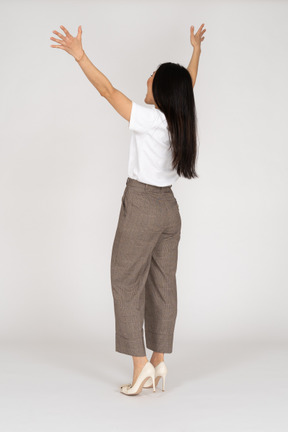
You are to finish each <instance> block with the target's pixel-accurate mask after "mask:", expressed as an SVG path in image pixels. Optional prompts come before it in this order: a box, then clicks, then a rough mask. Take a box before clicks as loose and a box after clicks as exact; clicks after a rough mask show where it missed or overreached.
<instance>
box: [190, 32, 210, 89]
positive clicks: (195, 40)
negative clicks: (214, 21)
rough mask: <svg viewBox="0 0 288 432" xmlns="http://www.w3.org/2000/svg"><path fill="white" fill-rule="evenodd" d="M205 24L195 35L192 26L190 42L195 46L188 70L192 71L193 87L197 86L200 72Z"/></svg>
mask: <svg viewBox="0 0 288 432" xmlns="http://www.w3.org/2000/svg"><path fill="white" fill-rule="evenodd" d="M204 25H205V24H202V25H201V26H200V27H199V29H198V31H197V33H196V34H195V35H194V26H191V27H190V42H191V45H192V46H193V48H194V49H193V54H192V57H191V60H190V63H189V65H188V67H187V69H188V71H189V72H190V75H191V78H192V84H193V87H194V86H195V82H196V76H197V73H198V64H199V58H200V54H201V42H202V41H203V40H204V39H205V37H204V36H203V34H204V33H205V31H206V29H205V30H202V29H203V27H204Z"/></svg>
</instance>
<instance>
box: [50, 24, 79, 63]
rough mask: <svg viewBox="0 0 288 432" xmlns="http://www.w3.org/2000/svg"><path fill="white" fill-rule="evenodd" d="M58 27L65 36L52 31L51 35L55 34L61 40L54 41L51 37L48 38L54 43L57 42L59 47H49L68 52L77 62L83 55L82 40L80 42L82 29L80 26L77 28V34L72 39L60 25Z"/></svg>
mask: <svg viewBox="0 0 288 432" xmlns="http://www.w3.org/2000/svg"><path fill="white" fill-rule="evenodd" d="M60 27H61V29H62V30H63V32H64V33H65V36H63V35H62V34H61V33H59V32H57V31H56V30H53V33H55V34H56V35H57V36H59V37H60V38H61V39H55V38H53V37H50V39H52V40H54V41H55V42H58V43H59V44H60V45H50V46H51V47H52V48H60V49H64V50H65V51H67V52H68V54H71V55H72V56H73V57H74V58H75V59H76V60H77V59H78V58H80V57H81V56H82V54H83V48H82V40H81V38H82V27H81V26H79V27H78V33H77V36H76V37H73V36H72V35H71V34H70V33H69V31H68V30H67V29H66V28H65V27H64V26H63V25H61V26H60Z"/></svg>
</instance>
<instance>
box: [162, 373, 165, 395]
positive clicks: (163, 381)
mask: <svg viewBox="0 0 288 432" xmlns="http://www.w3.org/2000/svg"><path fill="white" fill-rule="evenodd" d="M165 381H166V374H165V375H162V391H165Z"/></svg>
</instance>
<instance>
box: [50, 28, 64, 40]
mask: <svg viewBox="0 0 288 432" xmlns="http://www.w3.org/2000/svg"><path fill="white" fill-rule="evenodd" d="M52 33H55V34H56V35H57V36H59V37H60V38H61V39H63V40H64V39H65V38H64V36H63V35H62V34H61V33H59V32H57V31H56V30H53V32H52Z"/></svg>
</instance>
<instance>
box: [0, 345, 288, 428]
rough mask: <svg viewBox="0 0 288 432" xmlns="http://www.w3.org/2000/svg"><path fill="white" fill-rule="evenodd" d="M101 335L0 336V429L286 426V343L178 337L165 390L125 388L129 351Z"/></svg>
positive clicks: (130, 367) (168, 358)
mask: <svg viewBox="0 0 288 432" xmlns="http://www.w3.org/2000/svg"><path fill="white" fill-rule="evenodd" d="M109 342H110V344H109V346H108V344H107V341H105V342H100V341H99V340H98V341H91V342H90V343H88V342H87V343H81V344H79V343H76V342H75V343H69V344H68V343H65V342H63V343H60V342H58V343H47V342H42V343H34V344H31V343H29V344H28V343H23V342H22V343H21V344H20V343H18V344H17V343H15V342H14V343H13V344H12V343H3V342H2V344H1V345H0V430H1V432H16V431H19V432H20V431H21V432H28V431H29V432H34V431H35V432H46V431H49V432H52V431H53V432H58V431H59V432H60V431H61V432H66V431H67V432H68V431H69V432H74V431H77V432H90V431H91V432H92V431H93V432H98V431H99V432H105V431H117V432H121V431H126V432H128V431H144V430H145V431H148V430H151V431H153V432H154V431H173V432H174V431H176V432H180V431H187V432H202V431H203V432H204V431H205V432H226V431H227V432H252V431H253V432H254V431H255V432H256V431H257V432H266V431H267V432H268V431H271V432H280V431H281V432H287V431H288V414H287V412H288V410H287V408H288V370H287V365H288V344H286V345H285V344H284V343H283V344H281V343H279V344H277V343H268V342H266V343H265V342H262V343H260V342H259V341H258V342H241V341H239V342H237V341H236V342H233V343H232V342H230V341H226V342H225V341H222V342H217V343H216V342H215V341H213V342H205V343H199V342H190V341H189V343H187V341H185V340H183V341H179V337H178V340H177V344H176V342H175V343H174V348H173V349H174V352H173V353H172V354H166V355H165V362H166V365H167V367H168V374H167V378H166V391H165V392H162V390H161V388H162V381H161V380H160V382H159V384H158V387H157V388H156V393H153V390H151V389H143V391H142V392H141V393H140V394H139V395H137V396H126V395H124V394H122V393H120V391H119V388H120V385H121V384H124V383H128V382H131V379H132V371H133V364H132V358H131V357H130V356H127V355H124V354H120V353H117V352H115V351H114V350H113V349H114V347H113V346H112V347H111V341H109ZM187 344H188V346H187ZM112 345H113V341H112ZM147 356H148V358H150V356H151V351H150V350H147Z"/></svg>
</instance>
